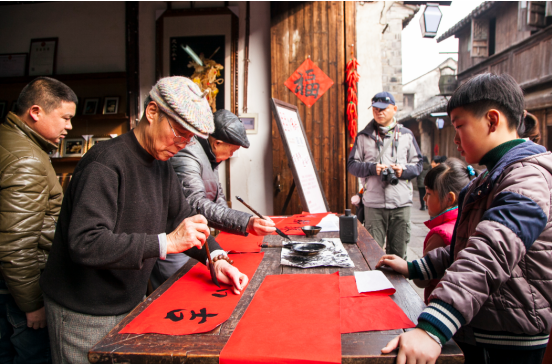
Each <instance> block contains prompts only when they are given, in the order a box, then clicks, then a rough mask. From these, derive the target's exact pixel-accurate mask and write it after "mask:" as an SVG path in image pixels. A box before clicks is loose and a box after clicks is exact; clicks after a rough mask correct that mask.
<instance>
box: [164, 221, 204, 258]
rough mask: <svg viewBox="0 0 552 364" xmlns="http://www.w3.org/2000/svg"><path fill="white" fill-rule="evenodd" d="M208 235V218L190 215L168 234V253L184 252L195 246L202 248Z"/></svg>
mask: <svg viewBox="0 0 552 364" xmlns="http://www.w3.org/2000/svg"><path fill="white" fill-rule="evenodd" d="M208 237H209V227H208V226H207V219H206V218H205V217H204V216H202V215H194V216H192V217H188V218H187V219H184V220H183V221H182V222H181V223H180V225H178V227H177V228H176V230H174V231H173V232H172V233H170V234H168V235H167V254H175V253H182V252H183V251H185V250H188V249H191V248H193V247H194V246H195V247H196V248H198V249H201V248H202V247H203V244H205V241H206V240H207V238H208Z"/></svg>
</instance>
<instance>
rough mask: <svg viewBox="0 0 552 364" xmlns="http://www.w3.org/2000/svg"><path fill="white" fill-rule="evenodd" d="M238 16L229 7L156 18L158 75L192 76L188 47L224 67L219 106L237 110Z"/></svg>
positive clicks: (167, 13) (176, 11)
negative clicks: (186, 49)
mask: <svg viewBox="0 0 552 364" xmlns="http://www.w3.org/2000/svg"><path fill="white" fill-rule="evenodd" d="M238 31H239V20H238V17H237V16H236V15H235V14H234V13H233V12H232V10H230V9H228V8H211V9H200V11H198V9H171V10H167V11H165V12H164V13H163V14H162V15H161V16H160V17H159V18H158V19H157V21H156V38H157V39H156V49H155V51H156V61H155V69H156V78H157V79H160V78H162V77H167V76H185V77H190V76H191V75H192V74H193V73H194V68H193V67H190V68H188V64H189V63H190V61H191V60H192V59H193V58H192V56H191V55H190V54H189V53H188V52H186V51H185V50H184V48H186V46H188V47H189V48H190V49H191V50H192V51H193V52H194V53H195V54H196V55H197V56H198V57H200V56H201V54H203V56H204V59H212V60H213V61H215V62H216V63H218V64H221V65H222V66H223V67H224V68H223V69H222V70H220V76H217V82H218V80H223V81H222V82H221V83H220V84H217V88H218V94H217V97H216V105H215V106H216V108H217V109H222V108H224V109H227V110H229V111H231V112H233V113H235V114H237V113H238Z"/></svg>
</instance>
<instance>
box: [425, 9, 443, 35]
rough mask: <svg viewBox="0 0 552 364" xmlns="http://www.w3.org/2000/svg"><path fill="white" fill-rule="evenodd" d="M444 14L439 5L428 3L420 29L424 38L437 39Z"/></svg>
mask: <svg viewBox="0 0 552 364" xmlns="http://www.w3.org/2000/svg"><path fill="white" fill-rule="evenodd" d="M442 17H443V14H442V13H441V10H440V9H439V4H435V3H428V4H427V5H426V7H425V10H424V13H423V14H422V16H421V17H420V28H421V29H422V36H423V37H424V38H435V36H436V35H437V30H439V24H440V23H441V18H442Z"/></svg>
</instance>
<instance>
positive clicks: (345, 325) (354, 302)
mask: <svg viewBox="0 0 552 364" xmlns="http://www.w3.org/2000/svg"><path fill="white" fill-rule="evenodd" d="M415 326H416V325H414V323H413V322H412V321H410V319H409V318H408V317H407V316H406V314H405V313H404V312H403V310H402V309H401V308H400V307H399V306H398V305H397V304H396V303H395V302H393V300H392V299H391V298H390V297H387V296H377V295H371V296H369V297H345V298H341V333H342V334H347V333H350V332H362V331H380V330H398V329H409V328H412V327H415Z"/></svg>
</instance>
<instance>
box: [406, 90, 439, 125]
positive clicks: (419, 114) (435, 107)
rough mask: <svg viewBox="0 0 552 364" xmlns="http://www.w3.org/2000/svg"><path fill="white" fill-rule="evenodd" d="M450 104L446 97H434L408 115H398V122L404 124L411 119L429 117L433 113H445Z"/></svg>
mask: <svg viewBox="0 0 552 364" xmlns="http://www.w3.org/2000/svg"><path fill="white" fill-rule="evenodd" d="M447 104H448V100H447V99H446V98H445V97H444V96H433V97H432V98H430V99H429V100H428V101H426V102H425V103H424V104H423V105H421V106H419V107H417V108H416V109H414V110H412V111H410V112H409V113H408V114H406V113H404V112H401V113H399V115H397V121H398V122H399V123H403V122H405V121H406V120H409V119H420V118H423V117H426V116H428V115H429V114H431V113H432V112H436V111H445V109H446V107H447Z"/></svg>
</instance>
